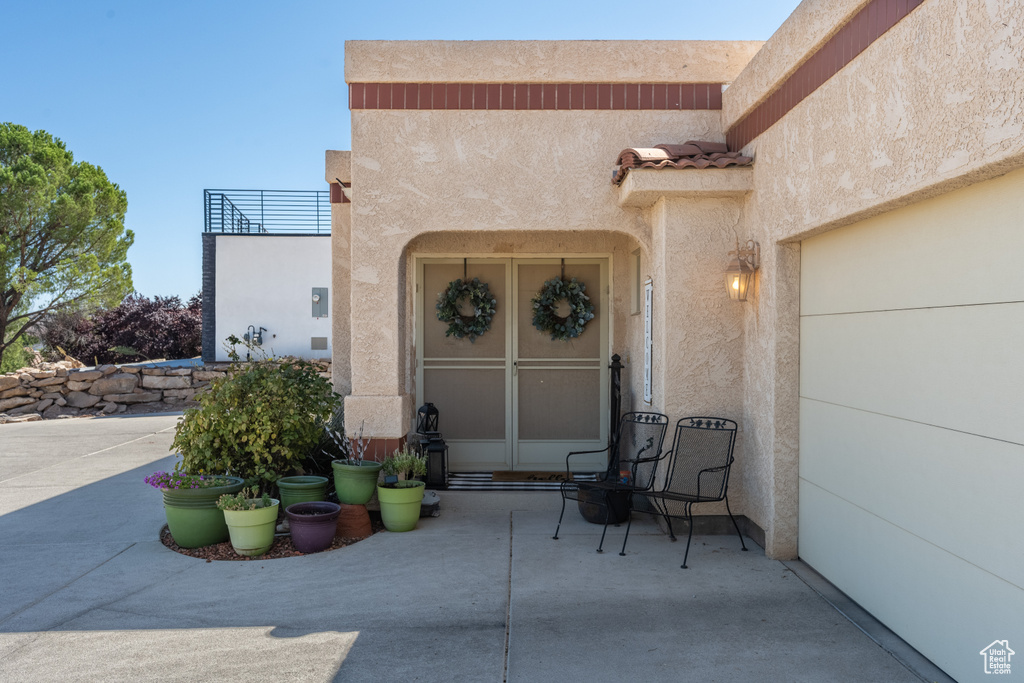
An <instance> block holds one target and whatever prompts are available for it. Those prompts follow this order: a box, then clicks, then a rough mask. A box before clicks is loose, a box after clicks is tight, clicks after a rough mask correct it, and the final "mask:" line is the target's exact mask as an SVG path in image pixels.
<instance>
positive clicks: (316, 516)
mask: <svg viewBox="0 0 1024 683" xmlns="http://www.w3.org/2000/svg"><path fill="white" fill-rule="evenodd" d="M339 512H341V506H340V505H338V504H337V503H328V502H326V501H310V502H305V503H295V504H294V505H290V506H288V507H287V508H285V510H284V514H285V516H286V517H287V518H288V523H289V527H290V529H291V534H292V545H294V546H295V549H296V550H298V551H299V552H300V553H318V552H320V551H321V550H326V549H327V548H328V547H329V546H330V545H331V542H332V541H334V531H335V529H336V528H337V523H338V513H339Z"/></svg>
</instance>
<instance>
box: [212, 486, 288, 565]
mask: <svg viewBox="0 0 1024 683" xmlns="http://www.w3.org/2000/svg"><path fill="white" fill-rule="evenodd" d="M278 503H279V501H278V500H277V499H275V498H271V497H270V496H269V495H267V494H266V493H264V494H263V495H262V496H260V497H259V498H257V497H256V492H255V491H254V490H253V489H249V488H244V489H242V490H241V491H239V492H238V493H236V494H234V495H232V494H230V493H228V494H225V495H223V496H221V497H220V499H219V500H218V501H217V507H218V508H219V509H220V510H222V511H223V512H224V521H225V522H226V523H227V525H228V533H229V535H230V537H231V547H232V548H233V549H234V551H235V552H236V553H238V554H239V555H242V556H245V557H252V556H255V555H262V554H263V553H265V552H267V551H268V550H270V546H272V545H274V529H275V527H276V526H277V506H278Z"/></svg>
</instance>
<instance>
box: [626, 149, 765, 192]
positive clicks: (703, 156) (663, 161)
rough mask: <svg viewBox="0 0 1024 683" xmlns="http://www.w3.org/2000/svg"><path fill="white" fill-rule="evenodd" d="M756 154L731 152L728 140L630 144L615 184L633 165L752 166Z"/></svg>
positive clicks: (673, 166)
mask: <svg viewBox="0 0 1024 683" xmlns="http://www.w3.org/2000/svg"><path fill="white" fill-rule="evenodd" d="M753 161H754V160H753V158H752V157H745V156H743V155H741V154H740V153H739V152H730V151H729V148H728V147H726V145H725V143H724V142H705V141H703V140H687V141H686V142H684V143H683V144H681V145H656V146H655V147H630V148H628V149H624V150H622V151H621V152H619V158H618V159H617V160H616V162H615V163H616V165H617V168H616V169H615V172H614V174H613V175H612V183H614V184H615V185H618V184H620V183H621V182H622V179H623V178H625V177H626V173H628V172H629V169H631V168H709V167H714V168H725V167H726V166H749V165H750V164H751V163H753Z"/></svg>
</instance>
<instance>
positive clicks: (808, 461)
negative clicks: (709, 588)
mask: <svg viewBox="0 0 1024 683" xmlns="http://www.w3.org/2000/svg"><path fill="white" fill-rule="evenodd" d="M800 344H801V352H800V354H801V361H800V363H801V365H800V368H801V369H800V377H801V380H800V384H801V387H800V396H801V398H800V536H799V542H800V556H801V557H802V558H803V559H804V560H805V561H806V562H807V563H808V564H810V565H811V566H813V567H814V568H815V569H817V570H818V571H819V572H821V573H822V574H823V575H824V576H825V577H827V578H828V579H829V580H831V581H832V582H833V583H834V584H835V585H837V586H838V587H839V588H840V589H841V590H843V591H844V592H846V593H847V594H848V595H850V596H851V597H852V598H853V599H854V600H856V601H857V602H859V603H860V604H861V605H862V606H863V607H865V608H866V609H867V610H868V611H870V612H871V613H872V614H874V615H875V616H876V617H878V618H879V619H880V620H881V621H882V622H884V623H885V624H886V625H887V626H889V627H890V628H891V629H893V630H894V631H895V632H896V633H898V634H899V635H900V636H902V637H903V638H904V639H905V640H907V641H908V642H909V643H910V644H911V645H913V646H914V647H916V648H917V649H918V650H920V651H921V652H922V653H924V654H925V655H926V656H927V657H929V658H930V659H931V660H932V661H934V662H935V663H936V664H937V665H939V666H940V667H942V668H943V669H945V670H946V671H947V672H948V673H949V674H950V675H952V676H953V677H955V678H957V679H958V680H974V679H976V678H979V677H981V676H984V673H983V669H982V666H983V662H982V659H983V658H982V656H981V654H980V651H981V650H982V649H983V648H985V647H986V646H988V645H989V644H990V643H992V642H993V641H995V640H1007V641H1008V644H1009V647H1010V648H1011V649H1014V650H1015V651H1016V652H1019V653H1021V654H1019V655H1017V657H1018V658H1019V659H1017V661H1014V662H1012V666H1013V669H1014V672H1013V673H1014V674H1017V671H1016V670H1017V669H1019V670H1020V674H1018V675H1024V171H1015V172H1014V173H1012V174H1009V175H1006V176H1003V177H1001V178H997V179H994V180H990V181H986V182H983V183H979V184H976V185H973V186H970V187H968V188H965V189H963V190H958V191H955V192H951V193H948V194H945V195H942V196H940V197H938V198H935V199H931V200H927V201H924V202H921V203H919V204H915V205H913V206H910V207H907V208H904V209H900V210H897V211H893V212H890V213H887V214H885V215H882V216H879V217H876V218H873V219H870V220H866V221H863V222H860V223H857V224H855V225H852V226H848V227H845V228H842V229H839V230H835V231H833V232H830V233H827V234H824V235H821V236H819V237H815V238H812V239H809V240H807V241H805V242H804V243H803V245H802V264H801V339H800Z"/></svg>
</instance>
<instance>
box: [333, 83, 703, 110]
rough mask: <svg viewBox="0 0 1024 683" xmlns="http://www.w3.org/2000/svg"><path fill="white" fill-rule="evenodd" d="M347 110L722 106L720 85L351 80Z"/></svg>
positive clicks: (698, 107)
mask: <svg viewBox="0 0 1024 683" xmlns="http://www.w3.org/2000/svg"><path fill="white" fill-rule="evenodd" d="M348 106H349V109H353V110H354V109H415V110H428V109H429V110H449V109H477V110H480V109H485V110H492V109H494V110H498V109H518V110H541V109H546V110H557V111H565V110H589V111H619V110H621V111H628V110H635V111H639V110H652V111H681V110H708V109H711V110H716V109H721V108H722V84H721V83H350V84H349V86H348Z"/></svg>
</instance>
